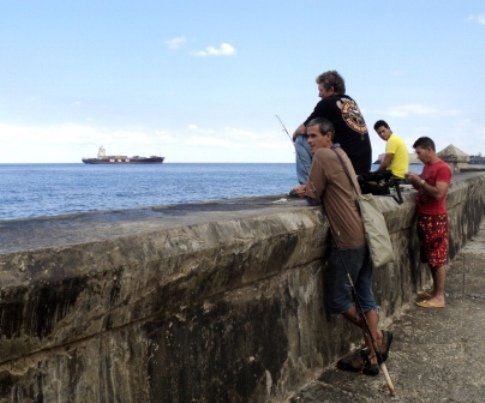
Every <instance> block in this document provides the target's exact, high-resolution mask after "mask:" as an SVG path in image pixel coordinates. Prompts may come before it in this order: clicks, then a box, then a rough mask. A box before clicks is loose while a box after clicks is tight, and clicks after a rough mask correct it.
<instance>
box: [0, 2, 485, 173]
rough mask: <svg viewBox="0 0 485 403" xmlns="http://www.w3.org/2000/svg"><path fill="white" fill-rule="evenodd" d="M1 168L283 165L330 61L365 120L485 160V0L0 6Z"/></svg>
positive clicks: (377, 144)
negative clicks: (111, 162)
mask: <svg viewBox="0 0 485 403" xmlns="http://www.w3.org/2000/svg"><path fill="white" fill-rule="evenodd" d="M0 9H1V10H2V12H1V13H0V140H1V142H0V163H51V162H53V163H57V162H59V163H64V162H68V163H73V162H74V163H75V162H81V158H83V157H94V156H96V154H97V150H98V147H100V146H101V145H103V146H104V147H105V148H106V151H107V153H108V154H122V155H128V156H131V155H140V156H148V155H161V156H164V157H165V158H166V162H167V163H169V162H293V161H294V159H295V153H294V149H293V145H292V143H291V141H290V139H289V138H288V136H287V134H286V133H285V132H284V131H283V129H282V126H281V125H280V123H279V121H278V120H277V118H276V116H275V115H278V116H279V117H280V118H281V119H282V121H283V123H284V125H285V126H286V128H287V130H288V131H289V132H290V133H292V132H293V131H294V130H295V129H296V127H297V126H298V125H299V124H300V123H302V122H303V121H304V120H305V119H306V118H307V116H308V115H309V114H310V113H311V111H312V110H313V108H314V106H315V104H316V103H317V102H318V100H319V98H318V93H317V85H316V83H315V78H316V76H317V75H319V74H320V73H323V72H324V71H327V70H337V71H338V72H339V73H340V74H341V75H342V76H343V77H344V79H345V82H346V87H347V94H348V95H350V96H351V97H353V98H354V99H355V100H356V101H357V103H358V105H359V107H360V109H361V110H362V112H363V115H364V118H365V120H366V123H367V126H368V129H369V133H370V137H371V143H372V148H373V156H374V158H377V156H378V155H379V154H381V153H382V152H384V147H385V143H384V142H383V141H382V140H381V139H380V138H379V137H378V136H377V134H376V133H375V131H374V129H373V125H374V122H375V121H377V120H379V119H384V120H386V121H388V123H389V124H390V126H391V128H392V130H393V131H394V132H395V133H396V134H398V135H400V136H401V137H403V138H404V140H405V142H406V144H407V145H408V147H409V148H410V151H411V150H412V144H413V142H414V140H415V139H417V138H418V137H420V136H429V137H431V138H432V139H433V140H434V141H435V143H436V146H437V149H438V150H440V149H443V148H444V147H446V146H447V145H449V144H454V145H456V146H457V147H458V148H460V149H461V150H463V151H464V152H466V153H468V154H478V153H482V154H485V79H484V78H485V74H484V72H485V2H484V1H483V0H480V1H478V0H446V1H443V0H394V1H389V0H367V1H359V0H347V1H345V2H337V1H334V0H333V1H327V0H244V1H243V0H239V1H235V0H177V1H175V0H170V1H169V0H82V1H79V0H76V1H74V0H57V1H55V0H37V1H34V0H17V1H12V0H0Z"/></svg>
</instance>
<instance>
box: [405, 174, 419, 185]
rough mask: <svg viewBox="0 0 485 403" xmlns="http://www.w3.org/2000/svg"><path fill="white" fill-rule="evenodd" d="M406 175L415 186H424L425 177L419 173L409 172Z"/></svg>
mask: <svg viewBox="0 0 485 403" xmlns="http://www.w3.org/2000/svg"><path fill="white" fill-rule="evenodd" d="M404 177H405V178H406V180H407V181H408V182H409V183H410V184H411V185H413V186H414V187H415V188H419V187H421V186H422V183H423V179H422V178H421V176H419V175H418V174H415V173H414V172H408V173H406V174H405V175H404Z"/></svg>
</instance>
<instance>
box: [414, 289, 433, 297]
mask: <svg viewBox="0 0 485 403" xmlns="http://www.w3.org/2000/svg"><path fill="white" fill-rule="evenodd" d="M417 296H418V299H430V298H431V297H432V296H433V290H431V289H429V290H424V291H420V292H418V294H417Z"/></svg>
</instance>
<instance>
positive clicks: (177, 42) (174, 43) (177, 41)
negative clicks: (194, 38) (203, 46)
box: [165, 36, 187, 49]
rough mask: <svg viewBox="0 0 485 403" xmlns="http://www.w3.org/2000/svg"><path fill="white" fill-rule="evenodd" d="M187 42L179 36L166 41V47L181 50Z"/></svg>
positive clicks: (183, 37)
mask: <svg viewBox="0 0 485 403" xmlns="http://www.w3.org/2000/svg"><path fill="white" fill-rule="evenodd" d="M186 42H187V39H185V36H177V37H175V38H172V39H168V40H166V41H165V45H167V48H169V49H179V48H181V47H182V46H183V45H185V43H186Z"/></svg>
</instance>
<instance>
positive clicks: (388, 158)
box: [378, 153, 394, 171]
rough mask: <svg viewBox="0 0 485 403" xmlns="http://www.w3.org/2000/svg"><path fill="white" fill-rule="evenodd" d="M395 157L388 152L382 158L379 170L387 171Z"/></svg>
mask: <svg viewBox="0 0 485 403" xmlns="http://www.w3.org/2000/svg"><path fill="white" fill-rule="evenodd" d="M393 158H394V154H391V153H386V154H384V157H382V159H381V164H380V165H379V168H378V171H385V170H386V169H388V168H389V167H390V166H391V162H392V160H393Z"/></svg>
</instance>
